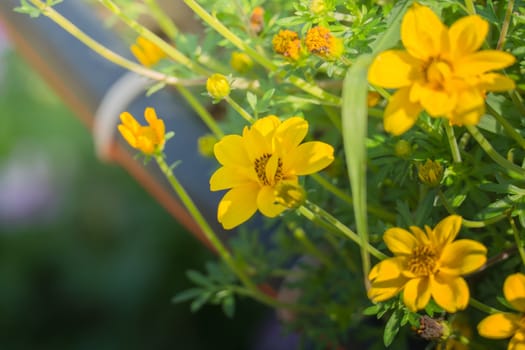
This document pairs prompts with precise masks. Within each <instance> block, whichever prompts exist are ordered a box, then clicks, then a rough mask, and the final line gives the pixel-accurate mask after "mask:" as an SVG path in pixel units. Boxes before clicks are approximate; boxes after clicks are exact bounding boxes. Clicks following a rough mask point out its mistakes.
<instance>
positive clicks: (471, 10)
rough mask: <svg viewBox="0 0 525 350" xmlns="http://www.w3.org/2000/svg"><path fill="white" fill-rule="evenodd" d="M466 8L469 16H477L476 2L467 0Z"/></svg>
mask: <svg viewBox="0 0 525 350" xmlns="http://www.w3.org/2000/svg"><path fill="white" fill-rule="evenodd" d="M465 6H466V8H467V12H468V14H469V15H475V14H476V7H474V1H472V0H465Z"/></svg>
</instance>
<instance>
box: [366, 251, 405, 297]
mask: <svg viewBox="0 0 525 350" xmlns="http://www.w3.org/2000/svg"><path fill="white" fill-rule="evenodd" d="M403 262H404V259H402V258H388V259H385V260H383V261H381V262H379V263H378V264H376V265H375V266H374V267H373V268H372V270H371V271H370V273H369V274H368V279H369V280H370V281H371V282H372V283H371V288H370V289H369V290H368V297H369V298H370V300H372V301H373V302H381V301H385V300H388V299H390V298H392V297H394V296H395V295H397V294H398V293H399V292H400V291H401V289H403V287H404V285H405V284H406V282H407V279H406V278H405V277H404V276H403V275H402V273H401V272H402V270H403Z"/></svg>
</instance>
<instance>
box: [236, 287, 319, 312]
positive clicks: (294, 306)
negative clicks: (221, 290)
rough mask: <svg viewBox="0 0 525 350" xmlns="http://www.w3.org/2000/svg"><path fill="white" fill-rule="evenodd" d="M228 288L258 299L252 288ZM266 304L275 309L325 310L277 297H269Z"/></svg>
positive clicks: (298, 310) (297, 310)
mask: <svg viewBox="0 0 525 350" xmlns="http://www.w3.org/2000/svg"><path fill="white" fill-rule="evenodd" d="M228 289H230V290H231V291H232V292H234V293H235V294H238V295H242V296H247V297H251V298H254V299H257V296H256V295H254V294H253V291H252V290H251V289H247V288H243V287H240V286H229V287H228ZM265 304H266V305H267V306H270V307H272V308H274V309H287V310H291V311H296V312H302V313H308V314H322V313H323V312H324V310H320V309H318V308H314V307H311V306H308V305H301V304H290V303H283V302H281V301H279V300H277V299H272V298H269V300H267V301H266V302H265Z"/></svg>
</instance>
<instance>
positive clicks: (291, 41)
mask: <svg viewBox="0 0 525 350" xmlns="http://www.w3.org/2000/svg"><path fill="white" fill-rule="evenodd" d="M272 45H273V50H274V51H275V52H277V53H278V54H281V55H283V56H285V57H288V58H290V59H292V60H294V61H295V60H298V59H299V56H300V53H301V40H299V35H298V34H297V33H296V32H294V31H291V30H288V29H285V30H280V31H279V33H278V34H276V35H275V36H274V37H273V39H272Z"/></svg>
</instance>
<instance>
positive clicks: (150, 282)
mask: <svg viewBox="0 0 525 350" xmlns="http://www.w3.org/2000/svg"><path fill="white" fill-rule="evenodd" d="M212 258H213V256H212V255H211V253H209V252H208V251H207V250H206V249H205V248H204V247H203V246H201V244H200V243H198V242H197V241H196V240H195V239H194V238H193V237H192V236H191V235H190V234H189V233H187V232H186V231H185V230H184V229H183V228H181V227H180V226H179V225H178V224H177V223H176V221H175V220H174V219H173V218H172V217H171V216H169V215H168V214H167V212H166V211H164V209H163V208H162V207H161V206H160V205H159V204H158V203H156V202H155V201H154V200H153V199H152V198H151V197H150V196H149V195H148V194H147V193H145V191H144V190H143V189H142V188H141V187H140V186H139V185H138V184H137V183H136V182H134V180H133V179H132V178H131V177H130V176H129V175H128V174H127V173H125V172H124V171H123V170H122V169H120V168H118V167H117V166H115V165H112V164H102V163H100V162H99V161H98V160H97V159H96V158H95V155H94V151H93V145H92V141H91V136H90V134H89V132H88V131H87V130H86V129H85V127H84V126H83V125H82V124H81V123H80V121H79V120H77V119H76V118H75V116H74V115H72V113H71V112H70V111H68V110H67V109H66V108H65V107H64V105H63V104H62V103H61V102H60V101H59V100H58V98H57V97H56V96H55V95H54V94H53V93H52V92H51V90H50V88H49V87H48V86H46V85H45V83H44V82H42V81H41V79H40V78H39V77H38V76H37V75H36V74H35V73H34V72H33V71H32V70H31V69H30V67H28V66H27V65H26V64H25V63H24V62H23V61H22V60H21V58H20V57H18V56H16V54H15V53H14V52H13V51H11V50H9V49H8V50H5V52H4V53H3V54H2V56H0V348H1V349H98V350H103V349H252V348H253V344H254V343H257V340H256V337H257V332H259V329H260V326H261V319H264V317H263V315H266V314H265V312H266V311H265V310H263V309H262V308H261V307H260V306H258V305H256V303H255V302H253V301H250V300H241V301H240V303H239V304H238V306H237V312H236V315H235V318H234V319H233V320H230V319H228V318H227V317H226V316H225V315H224V314H222V311H221V310H220V308H219V307H212V306H206V307H204V309H202V310H201V311H199V312H198V313H196V314H192V313H191V312H190V311H189V305H188V304H177V305H174V304H172V303H171V302H170V300H171V298H172V297H173V295H175V294H176V293H178V292H180V291H182V290H184V289H186V288H188V287H190V283H189V281H188V280H187V278H186V275H185V271H186V270H188V269H197V270H202V268H203V266H204V263H205V261H206V260H208V259H212Z"/></svg>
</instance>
